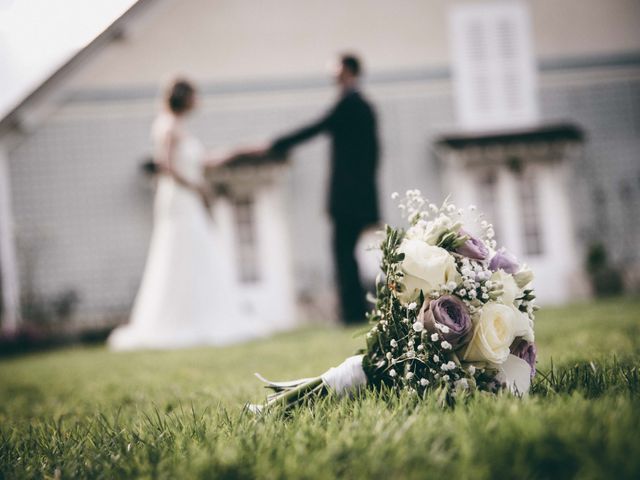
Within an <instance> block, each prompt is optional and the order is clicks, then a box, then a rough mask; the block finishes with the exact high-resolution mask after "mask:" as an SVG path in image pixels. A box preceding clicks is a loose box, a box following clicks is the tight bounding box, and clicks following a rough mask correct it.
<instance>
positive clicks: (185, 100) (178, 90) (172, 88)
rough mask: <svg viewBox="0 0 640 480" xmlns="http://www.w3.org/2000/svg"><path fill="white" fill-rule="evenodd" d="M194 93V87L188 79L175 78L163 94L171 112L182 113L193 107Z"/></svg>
mask: <svg viewBox="0 0 640 480" xmlns="http://www.w3.org/2000/svg"><path fill="white" fill-rule="evenodd" d="M195 93H196V89H195V87H194V86H193V84H192V83H191V82H190V81H188V80H186V79H184V78H177V79H175V80H173V81H172V82H171V83H170V84H169V87H168V88H167V93H166V95H165V101H166V104H167V107H169V109H170V110H171V111H172V112H173V113H177V114H180V113H184V112H186V111H187V110H189V109H190V108H191V107H193V99H194V95H195Z"/></svg>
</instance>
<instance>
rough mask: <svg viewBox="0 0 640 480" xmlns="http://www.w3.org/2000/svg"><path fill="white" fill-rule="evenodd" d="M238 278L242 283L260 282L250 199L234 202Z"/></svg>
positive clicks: (242, 198)
mask: <svg viewBox="0 0 640 480" xmlns="http://www.w3.org/2000/svg"><path fill="white" fill-rule="evenodd" d="M233 207H234V216H235V224H236V251H237V257H236V258H237V265H238V276H239V280H240V282H242V283H256V282H257V281H259V280H260V274H259V271H258V270H259V269H258V251H257V241H256V229H255V217H254V203H253V199H252V198H250V197H240V198H236V199H235V200H234V205H233Z"/></svg>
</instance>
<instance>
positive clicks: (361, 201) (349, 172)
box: [269, 55, 379, 324]
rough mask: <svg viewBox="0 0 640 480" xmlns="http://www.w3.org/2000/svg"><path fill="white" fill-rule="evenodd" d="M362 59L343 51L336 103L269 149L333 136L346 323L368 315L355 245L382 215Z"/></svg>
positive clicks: (334, 208) (332, 210) (332, 209)
mask: <svg viewBox="0 0 640 480" xmlns="http://www.w3.org/2000/svg"><path fill="white" fill-rule="evenodd" d="M360 74H361V65H360V60H359V59H358V58H357V57H356V56H354V55H342V56H341V57H340V59H339V63H338V66H337V69H336V73H335V81H336V84H337V87H338V90H339V97H338V101H337V102H336V104H335V105H334V106H333V107H332V108H331V109H330V110H329V112H328V113H327V114H326V115H325V116H324V117H322V118H321V119H320V120H318V121H316V122H314V123H311V124H309V125H306V126H304V127H302V128H300V129H298V130H296V131H294V132H292V133H289V134H288V135H284V136H282V137H280V138H277V139H276V140H275V141H274V142H273V143H272V144H271V147H270V149H269V151H270V152H271V153H273V154H276V155H283V154H286V153H287V152H288V151H289V150H290V149H291V148H292V147H294V146H296V145H298V144H299V143H302V142H305V141H307V140H309V139H310V138H312V137H314V136H316V135H318V134H320V133H325V134H327V135H329V137H330V138H331V177H330V182H329V199H328V200H329V202H328V213H329V216H330V217H331V220H332V223H333V241H332V247H333V257H334V262H335V270H336V276H337V281H338V288H339V297H340V307H341V315H342V320H343V322H344V323H347V324H350V323H357V322H361V321H363V320H364V318H365V313H366V305H365V293H364V289H363V287H362V284H361V282H360V276H359V273H358V264H357V263H356V259H355V252H354V251H355V246H356V242H357V241H358V237H359V236H360V234H361V233H362V232H363V230H365V229H366V228H367V227H368V226H370V225H372V224H375V223H376V222H377V221H378V220H379V213H378V198H377V197H378V196H377V188H376V169H377V166H378V156H379V149H378V134H377V127H376V116H375V112H374V111H373V108H372V107H371V104H370V103H369V102H368V101H367V100H366V99H365V97H364V96H363V94H362V93H361V91H360V85H359V83H360V82H359V80H360Z"/></svg>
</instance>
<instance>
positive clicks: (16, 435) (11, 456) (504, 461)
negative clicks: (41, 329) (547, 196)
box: [0, 299, 640, 479]
mask: <svg viewBox="0 0 640 480" xmlns="http://www.w3.org/2000/svg"><path fill="white" fill-rule="evenodd" d="M355 334H356V331H355V330H342V329H330V328H322V329H320V328H314V329H306V330H303V331H298V332H294V333H290V334H285V335H280V336H278V337H275V338H272V339H269V340H264V341H259V342H253V343H249V344H245V345H241V346H235V347H229V348H221V349H213V348H211V349H193V350H186V351H174V352H136V353H118V354H114V353H110V352H108V351H106V350H105V349H104V348H99V347H91V348H87V347H79V348H72V349H66V350H61V351H54V352H47V353H41V354H32V355H28V356H24V357H16V358H9V359H2V360H0V479H4V478H7V479H9V478H56V477H60V478H76V477H80V478H131V477H143V478H153V477H159V478H198V477H200V478H253V477H260V478H335V477H344V478H366V477H368V478H427V477H428V478H442V477H446V478H472V479H475V478H478V479H484V478H487V479H489V478H571V477H575V478H638V477H639V476H640V442H639V441H638V438H639V437H638V432H639V431H640V379H639V368H640V301H638V300H630V299H618V300H611V301H607V302H599V303H595V304H584V305H575V306H571V307H565V308H561V309H548V310H543V311H541V312H540V314H539V316H538V322H537V326H536V334H537V342H538V347H539V360H540V363H539V369H540V370H542V372H543V375H540V376H539V377H538V380H537V382H536V383H535V384H534V387H533V393H532V394H531V395H530V396H529V397H528V398H525V399H522V400H521V399H516V398H512V397H509V396H506V395H502V396H499V397H491V396H484V395H477V396H475V397H474V398H471V399H470V400H469V401H468V402H466V403H464V404H459V405H457V406H456V407H455V408H453V409H446V410H443V409H441V408H440V407H438V405H437V404H436V402H435V399H427V400H426V401H417V400H416V399H414V398H409V397H405V396H401V397H394V396H391V397H388V396H387V397H385V395H384V394H374V393H370V392H369V393H365V394H363V395H361V396H359V397H358V398H356V399H354V400H349V399H342V400H338V399H335V398H327V399H324V400H322V401H320V402H318V403H316V404H315V405H314V406H313V408H300V409H298V410H296V411H295V412H294V413H293V414H292V415H291V416H289V417H283V416H281V415H277V414H273V415H269V416H267V417H264V418H259V419H255V418H253V417H251V416H249V415H247V414H243V412H242V405H243V403H244V402H245V401H259V400H261V399H263V398H264V391H263V390H262V388H261V386H260V384H259V382H258V381H257V380H256V379H255V378H254V377H253V376H252V373H253V372H256V371H259V372H260V373H262V374H264V375H265V376H266V377H267V378H273V379H288V378H296V377H301V376H309V375H315V374H319V373H321V372H323V371H324V370H326V369H327V368H328V367H330V366H333V365H336V364H337V363H339V362H340V361H341V360H343V359H344V358H345V357H346V356H347V355H350V354H351V353H353V351H354V350H355V349H356V348H358V347H360V346H362V343H363V342H362V339H361V338H360V337H357V336H355ZM552 365H553V366H552Z"/></svg>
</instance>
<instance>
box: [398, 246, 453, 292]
mask: <svg viewBox="0 0 640 480" xmlns="http://www.w3.org/2000/svg"><path fill="white" fill-rule="evenodd" d="M398 251H399V252H401V253H404V260H403V261H402V265H401V268H402V272H403V273H404V278H403V280H402V284H403V287H404V288H403V290H402V292H401V293H400V294H399V295H398V298H399V299H400V300H401V301H402V302H403V303H408V302H410V301H412V300H414V299H415V298H416V297H417V296H418V295H419V293H420V290H422V291H423V292H424V294H425V295H427V294H428V293H429V292H430V291H432V290H437V289H438V288H440V285H442V284H446V283H448V282H456V283H459V282H460V280H461V277H460V275H459V274H458V271H457V270H456V262H455V260H454V259H453V257H452V256H451V255H450V254H449V252H447V251H446V250H445V249H444V248H440V247H434V246H432V245H428V244H427V243H425V242H423V241H422V240H412V239H405V240H404V241H403V242H402V244H401V245H400V248H399V249H398Z"/></svg>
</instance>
